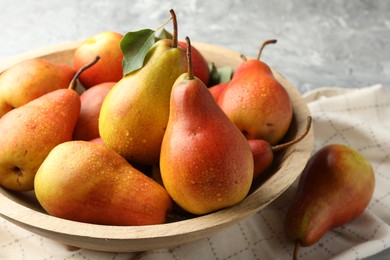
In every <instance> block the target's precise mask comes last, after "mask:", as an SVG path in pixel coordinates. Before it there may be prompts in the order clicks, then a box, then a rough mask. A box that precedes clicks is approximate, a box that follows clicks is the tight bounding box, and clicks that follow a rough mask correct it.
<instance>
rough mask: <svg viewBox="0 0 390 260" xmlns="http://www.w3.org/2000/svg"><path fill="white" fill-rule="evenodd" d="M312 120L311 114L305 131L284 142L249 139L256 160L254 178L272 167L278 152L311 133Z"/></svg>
mask: <svg viewBox="0 0 390 260" xmlns="http://www.w3.org/2000/svg"><path fill="white" fill-rule="evenodd" d="M311 122H312V118H311V116H308V117H307V125H306V129H305V131H304V132H303V133H302V134H301V135H300V136H298V137H297V138H295V139H293V140H291V141H288V142H285V143H282V144H278V145H270V144H269V143H268V142H267V141H265V140H261V139H252V140H248V143H249V146H250V147H251V151H252V155H253V162H254V172H253V179H257V178H258V177H259V176H260V175H262V173H264V172H265V171H266V170H268V169H269V168H270V166H271V164H272V162H273V160H274V154H275V153H276V152H278V151H281V150H283V149H286V148H287V147H289V146H291V145H294V144H296V143H298V142H300V141H301V140H302V139H303V138H305V136H306V135H307V134H308V133H309V130H310V127H311Z"/></svg>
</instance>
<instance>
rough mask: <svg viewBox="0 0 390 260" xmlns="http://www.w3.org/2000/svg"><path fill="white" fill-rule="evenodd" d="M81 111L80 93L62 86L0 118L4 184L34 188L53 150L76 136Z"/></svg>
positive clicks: (12, 187) (0, 181)
mask: <svg viewBox="0 0 390 260" xmlns="http://www.w3.org/2000/svg"><path fill="white" fill-rule="evenodd" d="M79 111H80V98H79V95H78V94H77V93H76V92H75V91H74V90H71V89H58V90H55V91H52V92H50V93H48V94H45V95H43V96H41V97H39V98H36V99H34V100H32V101H30V102H29V103H27V104H25V105H23V106H21V107H18V108H15V109H13V110H11V111H9V112H8V113H7V114H5V115H4V116H3V117H2V118H0V135H1V136H2V138H0V185H1V186H3V187H5V188H7V189H10V190H15V191H27V190H32V189H33V184H34V176H35V173H36V171H37V170H38V168H39V166H40V165H41V163H42V162H43V160H44V159H45V158H46V156H47V155H48V154H49V152H50V150H51V149H53V148H54V147H55V146H56V145H58V144H60V143H62V142H65V141H69V140H71V139H72V133H73V128H74V126H75V124H76V122H77V118H78V115H79Z"/></svg>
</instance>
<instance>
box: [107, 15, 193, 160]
mask: <svg viewBox="0 0 390 260" xmlns="http://www.w3.org/2000/svg"><path fill="white" fill-rule="evenodd" d="M171 14H172V17H173V22H174V25H175V24H176V19H175V15H174V12H173V10H171ZM174 27H175V28H177V25H175V26H174ZM186 64H187V62H186V51H185V49H184V48H182V47H181V46H178V42H177V30H175V31H174V37H173V39H172V40H171V39H163V40H159V41H157V42H156V43H155V44H154V45H153V47H152V48H151V49H150V50H149V52H148V53H147V55H146V57H145V61H144V65H143V67H142V68H141V69H139V70H136V71H134V72H131V73H129V74H127V75H126V76H124V77H123V78H122V79H121V80H120V81H119V82H118V83H117V84H115V86H114V87H113V88H112V90H111V91H110V92H109V93H108V94H107V96H106V98H105V100H104V102H103V105H102V107H101V110H100V115H99V133H100V137H101V138H102V140H103V143H104V145H105V146H107V147H109V148H111V149H113V150H115V151H116V152H118V153H119V154H120V155H122V156H123V157H125V158H126V159H127V160H129V161H131V162H134V163H137V164H145V165H152V164H154V163H158V161H159V156H160V147H161V142H162V139H163V136H164V132H165V128H166V126H167V122H168V116H169V99H170V93H171V89H172V85H173V83H174V82H175V80H176V79H177V78H178V77H179V76H180V75H181V74H182V73H184V72H185V71H186V68H187V66H186Z"/></svg>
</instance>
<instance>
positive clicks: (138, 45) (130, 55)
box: [120, 29, 156, 75]
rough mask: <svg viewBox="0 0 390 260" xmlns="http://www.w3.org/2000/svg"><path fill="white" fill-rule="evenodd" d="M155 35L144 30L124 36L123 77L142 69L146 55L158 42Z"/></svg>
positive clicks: (121, 45) (149, 30)
mask: <svg viewBox="0 0 390 260" xmlns="http://www.w3.org/2000/svg"><path fill="white" fill-rule="evenodd" d="M154 35H155V31H154V30H151V29H142V30H139V31H136V32H128V33H126V34H125V35H124V36H123V39H122V41H121V43H120V47H121V50H122V52H123V62H122V67H123V75H127V74H129V73H131V72H133V71H135V70H138V69H140V68H142V66H143V64H144V60H145V57H146V54H147V53H148V51H149V50H150V48H152V46H153V44H154V43H155V41H156V40H155V36H154Z"/></svg>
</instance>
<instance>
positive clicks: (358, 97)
mask: <svg viewBox="0 0 390 260" xmlns="http://www.w3.org/2000/svg"><path fill="white" fill-rule="evenodd" d="M304 98H305V100H306V101H307V102H308V105H309V109H310V111H311V114H312V116H313V123H314V125H313V127H314V135H315V144H314V151H316V150H318V149H320V148H321V147H323V146H325V145H327V144H332V143H342V144H347V145H349V146H351V147H353V148H354V149H356V150H357V151H359V152H360V153H361V154H363V155H364V156H365V157H367V158H368V159H369V160H370V161H371V163H372V166H373V168H374V171H375V176H376V187H375V191H374V195H373V198H372V200H371V202H370V204H369V206H368V208H367V209H366V211H365V212H364V213H363V214H362V215H360V216H359V217H358V218H356V219H355V220H354V221H352V222H350V223H348V224H346V225H343V226H341V227H338V228H335V229H333V230H331V231H329V232H327V233H326V234H325V236H324V237H322V239H321V240H320V241H319V242H318V243H316V244H315V245H313V246H310V247H302V248H300V250H299V259H316V260H320V259H362V258H365V257H368V256H371V255H374V254H376V253H378V252H381V251H383V250H385V249H387V248H389V247H390V188H389V187H390V152H389V151H390V89H386V88H385V87H383V86H381V85H374V86H370V87H366V88H360V89H350V88H336V87H329V88H320V89H316V90H313V91H310V92H308V93H305V94H304ZM314 151H313V152H314ZM296 184H297V182H295V183H294V184H293V185H292V186H291V187H290V188H289V189H288V190H287V191H286V192H284V193H283V194H282V195H281V196H280V197H279V198H277V199H276V200H275V201H274V202H273V203H271V204H270V205H269V206H268V207H266V208H265V209H263V210H261V211H260V212H258V213H256V214H255V215H253V216H251V217H248V218H246V219H244V220H242V221H240V222H239V223H237V224H235V225H232V226H230V227H228V228H226V229H224V230H222V231H220V232H219V233H216V234H215V235H213V236H211V237H208V238H205V239H201V240H198V241H195V242H192V243H189V244H184V245H181V246H177V247H174V248H170V249H159V250H153V251H147V252H140V253H104V252H97V251H91V250H85V249H75V248H70V247H67V246H65V245H61V244H59V243H57V242H55V241H52V240H49V239H46V238H44V237H41V236H39V235H36V234H33V233H30V232H29V231H26V230H24V229H22V228H19V227H17V226H15V225H14V224H11V223H10V222H8V221H6V220H4V219H0V259H96V260H99V259H118V260H119V259H292V252H293V247H294V245H293V243H292V241H290V240H289V239H288V238H287V237H286V235H285V233H284V230H283V219H284V216H285V213H286V211H287V208H288V207H289V205H290V203H291V199H292V197H293V196H294V194H295V190H296ZM346 206H347V205H346ZM389 256H390V252H389Z"/></svg>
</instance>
